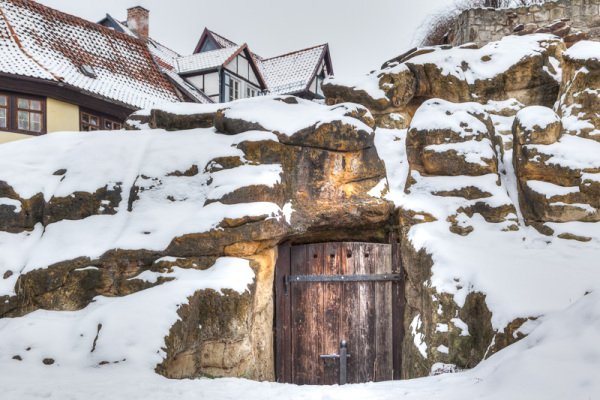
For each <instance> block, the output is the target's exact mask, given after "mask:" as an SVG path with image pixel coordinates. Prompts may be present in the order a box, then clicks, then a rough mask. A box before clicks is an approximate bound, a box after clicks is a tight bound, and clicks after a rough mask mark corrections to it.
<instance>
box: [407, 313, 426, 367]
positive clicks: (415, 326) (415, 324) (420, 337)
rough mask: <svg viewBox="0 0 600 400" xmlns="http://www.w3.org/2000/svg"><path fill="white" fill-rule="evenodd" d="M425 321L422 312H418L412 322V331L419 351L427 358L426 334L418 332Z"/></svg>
mask: <svg viewBox="0 0 600 400" xmlns="http://www.w3.org/2000/svg"><path fill="white" fill-rule="evenodd" d="M422 325H423V322H422V321H421V314H418V315H417V316H416V317H415V318H414V319H413V320H412V322H411V323H410V331H411V334H412V336H413V337H414V343H415V346H416V347H417V349H418V350H419V353H421V355H422V356H423V358H427V344H426V343H425V335H424V334H423V333H420V332H418V331H419V330H420V329H421V326H422Z"/></svg>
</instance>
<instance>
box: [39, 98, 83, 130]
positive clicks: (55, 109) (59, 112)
mask: <svg viewBox="0 0 600 400" xmlns="http://www.w3.org/2000/svg"><path fill="white" fill-rule="evenodd" d="M46 124H47V128H48V129H47V131H46V132H48V133H52V132H60V131H75V132H77V131H79V107H78V106H74V105H73V104H68V103H63V102H62V101H58V100H54V99H50V98H48V99H46Z"/></svg>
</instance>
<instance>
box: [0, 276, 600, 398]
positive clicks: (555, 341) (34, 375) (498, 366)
mask: <svg viewBox="0 0 600 400" xmlns="http://www.w3.org/2000/svg"><path fill="white" fill-rule="evenodd" d="M169 284H170V283H169ZM154 289H155V288H153V289H150V290H154ZM48 314H50V313H48ZM47 319H50V318H47ZM40 320H41V318H40ZM88 321H89V326H88V325H87V323H88ZM85 322H86V324H82V325H81V328H80V330H77V331H76V332H79V331H81V332H83V331H84V329H85V334H86V336H85V337H86V341H85V346H84V347H86V348H87V352H88V355H87V357H88V358H90V359H91V358H93V357H96V356H95V355H94V353H96V352H97V351H100V348H99V347H98V344H97V349H96V351H94V353H89V349H90V348H91V345H92V343H93V339H94V337H95V335H96V333H97V332H98V327H97V325H94V323H95V322H97V319H95V318H92V316H91V315H90V316H89V317H88V318H87V320H86V321H85ZM47 323H49V324H51V323H50V322H47ZM526 324H528V323H526ZM536 325H537V326H533V325H529V326H526V325H524V326H526V327H527V328H528V330H530V334H529V336H527V337H526V338H524V339H523V340H521V341H520V342H518V343H516V344H513V345H511V346H509V347H508V348H506V349H504V350H502V351H500V352H498V353H497V354H494V355H492V356H491V357H490V358H489V359H487V360H485V361H483V362H481V363H480V364H479V365H478V366H477V367H475V368H473V369H471V370H468V371H463V372H456V373H445V374H441V375H435V376H430V377H427V378H421V379H413V380H409V381H391V382H379V383H367V384H355V385H346V386H337V385H334V386H295V385H287V384H278V383H270V382H253V381H248V380H245V379H233V378H225V379H207V378H203V379H197V380H169V379H166V378H163V377H162V376H159V375H156V374H155V373H154V372H153V371H151V370H148V369H134V368H131V364H129V363H128V362H119V363H118V364H109V365H105V366H101V367H98V366H96V367H71V366H69V365H67V363H66V362H64V364H62V363H61V364H60V365H59V362H57V363H55V364H54V365H52V366H45V365H43V364H42V363H41V362H40V360H39V357H45V355H39V352H38V354H36V356H37V357H34V356H27V353H29V352H26V351H25V350H24V349H22V348H18V349H17V350H18V353H19V354H21V355H22V356H25V358H24V359H23V361H16V360H12V356H13V355H15V354H13V353H12V352H9V353H8V354H4V353H2V354H1V355H0V376H2V380H1V381H0V388H1V389H2V398H3V400H23V399H25V400H34V399H43V398H57V399H81V398H85V399H89V400H101V399H115V400H120V399H123V400H125V399H131V398H144V399H148V400H153V399H156V400H158V399H165V398H177V399H181V400H188V399H189V400H192V399H198V398H204V399H223V400H228V399H231V400H235V399H239V398H245V399H248V400H264V399H281V398H286V399H290V400H300V399H303V400H305V399H328V400H333V399H339V400H342V399H361V400H395V399H398V398H402V399H407V400H430V399H434V400H435V399H444V400H462V399H465V398H472V399H474V398H485V399H489V400H496V399H498V400H500V399H506V398H510V399H515V400H520V399H523V400H525V399H539V398H543V399H548V400H555V399H556V400H559V399H565V398H569V399H576V400H579V399H581V400H587V399H590V398H595V397H596V395H597V394H598V393H600V381H598V379H597V377H598V374H600V352H599V351H598V350H597V347H596V346H594V345H590V344H594V343H598V342H600V292H594V293H590V294H588V295H587V296H584V297H583V298H582V299H580V300H579V301H574V302H573V304H572V305H571V306H570V307H568V308H566V309H565V310H563V311H559V312H555V313H553V314H552V315H548V316H545V317H542V318H540V319H539V320H538V321H537V322H536ZM103 331H104V325H103V327H102V329H101V330H100V335H101V336H102V335H103V334H104V333H103ZM0 335H6V333H5V332H4V330H3V331H0ZM87 335H89V336H87ZM139 339H140V338H136V340H137V341H139ZM117 340H118V338H117ZM144 341H146V339H144ZM83 342H84V341H83V339H82V340H81V343H82V344H83ZM98 342H100V339H99V340H98ZM134 344H135V343H134ZM68 350H69V352H70V351H71V350H72V349H68ZM31 351H34V349H33V348H32V350H31ZM69 352H68V353H69ZM100 358H101V357H98V358H97V359H100ZM453 369H454V366H453V365H451V364H442V363H437V364H435V365H434V368H432V374H433V372H434V371H440V372H441V371H442V370H443V371H447V372H451V371H452V370H453ZM107 382H110V384H107Z"/></svg>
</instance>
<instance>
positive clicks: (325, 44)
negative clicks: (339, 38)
mask: <svg viewBox="0 0 600 400" xmlns="http://www.w3.org/2000/svg"><path fill="white" fill-rule="evenodd" d="M328 46H329V45H328V44H327V43H323V44H319V45H317V46H312V47H307V48H305V49H300V50H296V51H292V52H291V53H287V54H282V55H280V56H275V57H271V58H263V59H262V60H261V61H270V60H274V59H276V58H281V57H287V56H291V55H292V54H297V53H300V52H302V51H308V50H312V49H316V48H317V47H323V48H325V47H328Z"/></svg>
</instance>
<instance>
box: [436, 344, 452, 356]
mask: <svg viewBox="0 0 600 400" xmlns="http://www.w3.org/2000/svg"><path fill="white" fill-rule="evenodd" d="M449 350H450V349H448V346H444V345H443V344H442V345H439V346H438V347H437V351H439V352H440V353H443V354H448V352H449Z"/></svg>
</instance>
